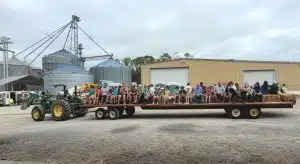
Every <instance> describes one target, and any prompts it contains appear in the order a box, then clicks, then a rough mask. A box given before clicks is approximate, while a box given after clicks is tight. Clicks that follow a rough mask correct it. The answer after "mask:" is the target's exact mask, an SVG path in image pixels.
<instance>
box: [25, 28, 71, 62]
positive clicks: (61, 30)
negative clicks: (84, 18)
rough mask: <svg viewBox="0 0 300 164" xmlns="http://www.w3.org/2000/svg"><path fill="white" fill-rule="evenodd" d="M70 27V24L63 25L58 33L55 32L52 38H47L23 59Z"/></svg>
mask: <svg viewBox="0 0 300 164" xmlns="http://www.w3.org/2000/svg"><path fill="white" fill-rule="evenodd" d="M69 25H70V23H68V24H66V25H64V27H63V29H60V30H59V31H57V32H56V33H55V34H54V35H53V36H51V37H50V38H48V39H47V40H46V41H45V42H44V43H42V44H41V45H39V46H38V47H37V48H35V49H34V50H32V51H31V52H30V53H29V54H27V55H26V56H25V57H24V59H26V58H27V57H28V56H29V55H31V54H32V53H33V52H35V51H36V50H37V49H39V48H40V47H42V46H43V45H44V44H46V43H47V42H48V41H49V40H50V39H52V38H53V37H54V36H56V35H57V34H59V35H60V34H61V33H62V32H63V31H64V30H65V29H66V28H67V27H68V26H69Z"/></svg>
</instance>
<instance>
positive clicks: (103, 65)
mask: <svg viewBox="0 0 300 164" xmlns="http://www.w3.org/2000/svg"><path fill="white" fill-rule="evenodd" d="M97 67H101V68H106V67H114V68H128V67H127V66H126V65H125V64H123V63H121V62H120V60H117V59H108V60H106V61H104V62H101V63H99V64H97V65H95V66H93V68H97Z"/></svg>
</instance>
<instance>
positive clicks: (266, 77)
mask: <svg viewBox="0 0 300 164" xmlns="http://www.w3.org/2000/svg"><path fill="white" fill-rule="evenodd" d="M264 81H268V82H269V84H272V83H273V82H274V81H275V71H269V70H268V71H267V70H266V71H263V70H262V71H244V82H247V83H248V84H250V85H253V84H254V83H256V82H259V83H260V85H262V84H263V82H264Z"/></svg>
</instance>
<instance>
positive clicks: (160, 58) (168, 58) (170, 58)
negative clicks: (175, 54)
mask: <svg viewBox="0 0 300 164" xmlns="http://www.w3.org/2000/svg"><path fill="white" fill-rule="evenodd" d="M158 60H159V61H166V60H172V57H171V55H169V54H168V53H163V54H162V55H161V56H160V57H159V59H158Z"/></svg>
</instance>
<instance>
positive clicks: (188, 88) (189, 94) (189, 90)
mask: <svg viewBox="0 0 300 164" xmlns="http://www.w3.org/2000/svg"><path fill="white" fill-rule="evenodd" d="M185 91H186V99H185V103H186V104H189V103H190V102H191V99H192V98H193V88H192V87H191V85H190V83H187V84H186V87H185Z"/></svg>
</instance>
